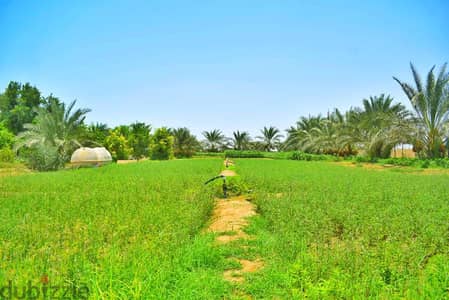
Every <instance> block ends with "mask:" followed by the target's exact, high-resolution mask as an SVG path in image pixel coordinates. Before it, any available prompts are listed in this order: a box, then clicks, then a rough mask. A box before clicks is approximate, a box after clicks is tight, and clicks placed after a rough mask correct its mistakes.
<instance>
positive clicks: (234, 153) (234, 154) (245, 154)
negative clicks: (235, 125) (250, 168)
mask: <svg viewBox="0 0 449 300" xmlns="http://www.w3.org/2000/svg"><path fill="white" fill-rule="evenodd" d="M224 155H225V157H227V158H263V157H264V153H263V152H260V151H254V150H227V151H225V152H224Z"/></svg>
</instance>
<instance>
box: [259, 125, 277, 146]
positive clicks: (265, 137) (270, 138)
mask: <svg viewBox="0 0 449 300" xmlns="http://www.w3.org/2000/svg"><path fill="white" fill-rule="evenodd" d="M260 132H261V133H262V136H258V137H257V138H258V139H259V140H260V141H261V142H262V143H263V145H264V150H265V151H272V150H276V149H277V148H278V147H279V146H280V142H281V138H282V135H281V133H280V131H279V129H277V128H276V127H274V126H270V127H264V128H263V129H262V130H261V131H260Z"/></svg>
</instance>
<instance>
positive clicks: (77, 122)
mask: <svg viewBox="0 0 449 300" xmlns="http://www.w3.org/2000/svg"><path fill="white" fill-rule="evenodd" d="M75 104H76V101H73V102H71V103H70V104H69V105H67V106H66V105H65V103H62V102H59V101H54V102H52V103H51V104H50V105H49V106H48V107H47V108H39V109H38V112H37V115H36V118H35V121H34V123H33V124H25V125H24V127H25V129H26V131H24V132H22V133H20V134H19V135H18V137H17V142H16V144H15V146H14V147H15V149H16V150H21V149H23V148H29V149H32V150H31V153H33V152H34V154H33V155H29V156H26V159H27V160H28V164H29V165H31V166H39V167H37V169H42V170H50V169H55V168H57V167H62V166H63V163H64V162H67V161H68V160H69V158H70V154H71V153H72V152H73V150H74V149H75V148H76V147H79V146H81V144H80V142H79V141H78V139H79V137H80V136H81V130H82V127H83V123H84V119H85V118H86V114H87V113H88V112H89V111H90V110H89V109H76V110H74V106H75ZM47 150H48V151H49V153H48V155H47V154H46V153H44V152H45V151H47ZM55 153H56V154H57V158H55V157H54V155H56V154H55ZM33 159H37V160H38V161H35V162H33V161H30V160H33ZM43 163H49V165H48V166H43V165H42V164H43Z"/></svg>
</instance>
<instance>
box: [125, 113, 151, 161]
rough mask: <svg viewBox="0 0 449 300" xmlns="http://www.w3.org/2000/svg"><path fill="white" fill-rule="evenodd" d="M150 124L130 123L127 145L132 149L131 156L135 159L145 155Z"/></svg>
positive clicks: (149, 139)
mask: <svg viewBox="0 0 449 300" xmlns="http://www.w3.org/2000/svg"><path fill="white" fill-rule="evenodd" d="M150 131H151V126H150V125H147V124H145V123H139V122H136V123H133V124H131V125H130V131H129V133H128V134H129V146H130V147H131V149H132V156H133V158H135V159H141V158H143V157H147V156H148V154H149V147H150V141H151V138H150Z"/></svg>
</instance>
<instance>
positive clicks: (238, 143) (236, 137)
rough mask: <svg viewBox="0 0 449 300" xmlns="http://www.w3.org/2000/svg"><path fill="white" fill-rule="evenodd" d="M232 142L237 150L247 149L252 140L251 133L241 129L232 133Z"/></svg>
mask: <svg viewBox="0 0 449 300" xmlns="http://www.w3.org/2000/svg"><path fill="white" fill-rule="evenodd" d="M232 135H233V138H232V143H233V145H234V149H235V150H245V149H247V146H248V144H249V142H250V140H251V139H250V136H249V133H248V132H246V131H242V132H240V131H239V130H237V131H234V132H233V133H232Z"/></svg>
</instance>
